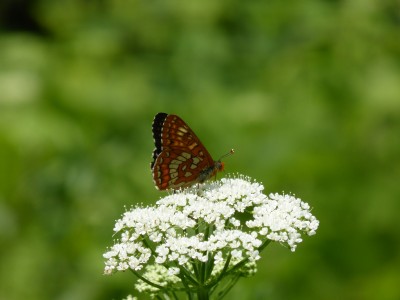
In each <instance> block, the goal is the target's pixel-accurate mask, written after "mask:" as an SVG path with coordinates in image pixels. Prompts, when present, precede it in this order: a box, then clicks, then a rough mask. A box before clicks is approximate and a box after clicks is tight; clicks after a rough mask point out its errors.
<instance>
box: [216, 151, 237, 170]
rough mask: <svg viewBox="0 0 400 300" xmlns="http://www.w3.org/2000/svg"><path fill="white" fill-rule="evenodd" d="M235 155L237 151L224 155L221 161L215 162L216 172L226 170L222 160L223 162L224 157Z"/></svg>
mask: <svg viewBox="0 0 400 300" xmlns="http://www.w3.org/2000/svg"><path fill="white" fill-rule="evenodd" d="M233 153H235V150H233V149H231V151H229V152H228V153H226V154H224V155H222V156H221V157H220V159H218V160H217V161H216V162H215V170H216V171H218V172H221V171H223V170H224V169H225V163H224V162H222V161H221V160H222V159H223V158H224V157H227V156H229V155H232V154H233Z"/></svg>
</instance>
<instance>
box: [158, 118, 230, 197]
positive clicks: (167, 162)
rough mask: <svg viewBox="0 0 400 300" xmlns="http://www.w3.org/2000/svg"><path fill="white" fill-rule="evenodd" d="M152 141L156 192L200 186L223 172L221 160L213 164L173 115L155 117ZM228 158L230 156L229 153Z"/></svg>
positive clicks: (186, 126) (201, 147)
mask: <svg viewBox="0 0 400 300" xmlns="http://www.w3.org/2000/svg"><path fill="white" fill-rule="evenodd" d="M153 137H154V143H155V146H156V147H155V149H154V151H153V162H152V163H151V170H152V172H153V180H154V184H155V185H156V188H157V189H159V190H167V189H179V188H184V187H188V186H191V185H193V184H196V183H203V182H204V181H206V180H208V179H210V178H211V177H212V176H214V175H216V174H217V172H219V171H222V170H223V169H224V163H223V162H221V159H219V160H217V161H214V160H213V159H212V157H211V155H210V153H208V151H207V149H206V148H205V147H204V146H203V144H202V143H201V142H200V140H199V138H198V137H197V136H196V135H195V134H194V132H193V131H192V130H191V129H190V127H189V126H188V125H187V124H186V123H185V122H184V121H183V120H182V119H181V118H179V117H178V116H177V115H169V114H166V113H158V114H157V115H156V116H155V117H154V121H153ZM229 154H233V149H232V150H231V151H230V152H229V153H228V154H227V155H229ZM224 156H225V155H224ZM224 156H223V157H224ZM221 158H222V157H221Z"/></svg>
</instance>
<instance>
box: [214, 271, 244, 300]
mask: <svg viewBox="0 0 400 300" xmlns="http://www.w3.org/2000/svg"><path fill="white" fill-rule="evenodd" d="M239 278H240V275H236V276H235V277H234V278H233V279H232V280H231V281H230V282H229V284H228V285H227V287H226V288H225V289H224V290H222V291H221V292H220V293H219V294H218V296H217V300H220V299H222V298H223V297H225V296H226V294H228V292H229V291H230V290H231V289H232V288H233V286H234V285H235V284H236V283H237V282H238V280H239Z"/></svg>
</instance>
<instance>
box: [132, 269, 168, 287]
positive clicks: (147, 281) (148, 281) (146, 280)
mask: <svg viewBox="0 0 400 300" xmlns="http://www.w3.org/2000/svg"><path fill="white" fill-rule="evenodd" d="M129 270H131V271H132V273H133V274H135V275H136V276H137V277H138V278H139V279H140V280H143V281H144V282H146V283H147V284H148V285H151V286H154V287H155V288H157V289H159V290H163V289H165V288H164V287H163V286H161V285H159V284H157V283H154V282H151V281H150V280H148V279H146V278H145V277H143V276H142V275H140V274H139V273H138V272H136V271H135V270H132V269H129Z"/></svg>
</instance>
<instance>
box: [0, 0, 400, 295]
mask: <svg viewBox="0 0 400 300" xmlns="http://www.w3.org/2000/svg"><path fill="white" fill-rule="evenodd" d="M0 26H1V27H0V299H1V300H3V299H4V300H6V299H7V300H17V299H33V300H35V299H58V300H69V299H74V300H81V299H121V298H122V297H125V296H126V295H127V294H129V293H131V294H133V295H138V294H137V293H136V292H135V291H134V289H133V282H134V280H135V279H134V277H133V275H132V274H130V273H120V274H115V275H113V276H111V277H109V276H104V275H102V273H103V264H104V260H103V258H102V254H103V253H104V252H105V251H106V248H107V247H108V246H110V245H111V244H112V242H113V237H112V234H113V232H112V228H113V225H114V221H115V220H116V219H117V218H119V217H120V215H121V213H123V212H124V210H125V208H124V207H125V206H127V207H129V206H131V205H133V204H135V203H139V202H143V203H149V204H150V203H154V202H155V201H156V200H157V199H158V198H159V197H160V196H162V195H164V194H163V193H160V192H158V191H157V190H155V188H154V186H153V182H152V179H151V173H150V168H149V163H150V160H151V152H152V150H153V147H154V146H153V140H152V136H151V122H152V119H153V116H154V115H155V114H156V113H157V112H160V111H164V112H168V113H176V114H178V115H180V116H181V117H182V118H183V119H184V120H186V121H187V122H188V123H189V125H190V126H191V127H192V128H193V129H194V130H195V132H196V133H197V134H198V136H199V137H200V138H201V140H202V141H203V143H204V144H205V145H206V146H207V148H208V150H209V151H210V153H211V154H212V155H213V156H214V158H215V159H217V158H218V157H219V156H220V155H222V154H224V153H226V152H227V151H229V149H231V148H235V150H236V153H235V155H234V156H232V157H229V158H227V159H226V165H227V170H228V172H239V173H242V174H245V175H249V176H251V177H253V178H255V179H257V180H258V181H261V182H263V183H264V185H265V187H266V192H267V193H269V192H282V191H285V192H292V193H294V194H295V195H296V196H298V197H300V198H302V199H303V200H304V201H306V202H308V203H310V205H311V206H312V207H313V214H315V215H316V216H317V218H318V219H319V220H320V222H321V225H320V228H319V230H318V232H317V235H315V236H313V237H307V238H305V240H304V242H303V243H302V244H300V245H299V247H298V249H297V251H296V252H295V253H291V252H290V250H289V249H286V248H284V247H282V246H281V245H279V244H275V245H271V246H269V247H268V248H267V249H266V250H265V253H264V254H263V258H262V260H261V261H259V272H258V273H257V274H256V275H255V276H254V277H252V278H250V279H243V280H241V281H240V282H239V284H238V285H237V286H236V287H235V288H234V290H233V291H232V292H231V293H230V295H229V297H228V298H229V299H234V300H238V299H274V300H288V299H326V300H330V299H332V300H333V299H352V300H353V299H356V300H357V299H365V300H373V299H379V300H389V299H390V300H391V299H393V300H394V299H400V287H399V283H400V251H399V250H400V234H399V228H400V225H399V220H400V217H399V213H400V3H399V2H398V1H388V0H379V1H373V0H353V1H345V0H342V1H339V0H337V1H316V0H304V1H280V0H268V1H236V0H223V1H215V0H203V1H194V0H190V1H177V0H175V1H165V0H164V1H160V0H152V1H136V0H112V1H111V0H98V1H94V0H92V1H89V0H88V1H78V0H68V1H67V0H64V1H63V0H61V1H53V0H2V1H1V3H0ZM139 299H148V298H147V297H146V296H145V295H140V296H139Z"/></svg>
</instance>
